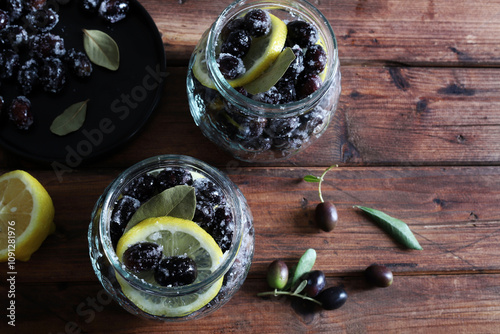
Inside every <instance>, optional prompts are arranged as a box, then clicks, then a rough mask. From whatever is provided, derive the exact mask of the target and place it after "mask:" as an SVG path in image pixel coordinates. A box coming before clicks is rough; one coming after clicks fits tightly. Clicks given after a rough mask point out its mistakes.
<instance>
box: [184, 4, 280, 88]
mask: <svg viewBox="0 0 500 334" xmlns="http://www.w3.org/2000/svg"><path fill="white" fill-rule="evenodd" d="M269 15H270V16H271V31H270V32H269V33H268V34H267V35H265V36H262V37H257V38H253V39H252V44H251V46H250V50H249V51H248V53H247V54H246V55H245V56H244V57H243V59H242V60H243V64H244V65H245V69H246V71H245V73H244V74H242V75H241V76H239V77H238V78H236V79H233V80H228V82H229V84H230V85H231V86H232V87H241V86H244V85H246V84H247V83H249V82H252V81H253V80H255V79H257V78H258V77H259V76H260V75H261V74H262V73H263V72H264V71H265V70H266V69H267V68H268V67H269V66H270V65H271V64H272V63H273V62H274V61H275V60H276V58H277V57H278V56H279V55H280V53H281V51H282V50H283V47H284V46H285V42H286V35H287V33H288V29H287V27H286V24H285V23H284V22H283V21H282V20H280V19H279V18H277V17H276V16H274V15H273V14H269ZM207 39H208V33H207V31H206V32H205V33H204V34H203V36H202V38H201V39H200V42H199V43H198V45H197V46H196V48H195V51H194V52H195V53H196V58H195V61H194V64H193V74H194V76H195V77H196V79H198V81H199V82H201V84H202V85H204V86H205V87H208V88H212V89H215V85H214V83H213V81H212V79H211V78H210V76H209V75H208V69H207V65H206V60H205V49H206V45H207Z"/></svg>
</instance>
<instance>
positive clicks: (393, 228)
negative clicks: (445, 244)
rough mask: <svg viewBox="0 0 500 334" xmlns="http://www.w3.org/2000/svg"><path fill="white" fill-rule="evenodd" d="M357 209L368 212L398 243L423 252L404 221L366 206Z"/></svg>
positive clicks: (357, 206)
mask: <svg viewBox="0 0 500 334" xmlns="http://www.w3.org/2000/svg"><path fill="white" fill-rule="evenodd" d="M354 207H355V208H358V209H361V210H363V211H364V212H366V213H367V214H368V215H369V216H370V217H372V218H373V220H374V221H375V222H377V223H378V225H379V226H380V227H381V228H382V229H383V230H384V231H386V232H387V233H389V235H391V236H392V237H393V238H394V239H395V240H396V241H398V242H400V243H402V244H403V245H405V246H406V247H408V248H411V249H417V250H422V249H423V248H422V246H420V244H419V243H418V241H417V239H416V238H415V236H414V235H413V233H412V232H411V230H410V228H409V227H408V225H406V223H404V222H403V221H401V220H399V219H396V218H394V217H391V216H389V215H388V214H386V213H384V212H382V211H379V210H375V209H371V208H367V207H364V206H359V205H355V206H354Z"/></svg>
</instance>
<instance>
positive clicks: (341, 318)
mask: <svg viewBox="0 0 500 334" xmlns="http://www.w3.org/2000/svg"><path fill="white" fill-rule="evenodd" d="M334 285H341V286H343V287H344V289H345V290H346V291H347V293H348V296H349V297H348V300H347V302H346V304H345V305H344V306H343V307H342V308H340V309H338V310H334V311H323V310H320V309H318V308H316V307H311V305H307V304H306V305H304V304H302V303H300V302H298V301H296V300H291V299H287V298H274V297H271V298H269V299H264V298H259V297H257V296H256V293H257V292H259V291H267V290H266V289H268V288H267V287H266V284H265V280H264V279H247V280H246V282H245V284H244V285H243V287H242V288H241V290H240V291H238V292H237V293H236V295H235V296H234V297H233V298H232V299H231V300H230V301H229V302H228V303H227V304H226V305H225V306H224V307H223V308H222V309H219V310H218V311H216V312H215V313H214V314H213V315H212V316H209V317H206V318H203V319H201V320H197V321H194V322H189V323H160V322H153V321H147V320H142V319H140V318H137V317H135V316H133V315H131V314H128V313H126V311H125V310H123V309H122V308H120V307H119V306H118V304H116V303H115V302H113V301H111V300H110V299H109V297H107V296H106V295H105V294H104V293H103V290H102V287H101V286H100V285H99V284H97V283H78V282H77V283H72V284H63V283H62V284H57V283H48V284H30V283H26V284H18V295H17V304H18V307H19V309H22V310H23V312H22V313H19V315H18V319H17V320H16V331H18V333H28V332H31V331H32V330H33V329H34V328H43V329H44V332H47V333H65V332H66V333H68V332H69V333H72V332H74V333H101V332H104V329H105V332H106V333H124V334H125V333H164V332H165V331H168V333H185V332H186V331H188V332H191V333H198V332H203V333H232V332H238V333H261V332H263V331H264V330H265V332H267V333H305V332H314V333H322V332H324V333H414V332H417V333H438V332H453V333H471V332H476V330H477V329H478V328H480V329H481V332H484V333H495V332H497V330H498V322H499V321H500V316H499V314H500V297H499V296H500V284H499V280H498V277H497V275H438V276H432V275H424V276H396V277H395V278H394V283H393V285H392V286H391V287H389V288H387V289H382V288H379V289H373V288H371V287H370V286H368V285H367V284H366V282H365V281H364V279H363V278H361V277H338V278H328V279H327V286H334ZM409 287H410V288H409ZM6 293H7V292H6V288H5V287H4V286H0V294H2V295H5V294H6ZM388 319H389V320H388ZM0 326H4V327H5V323H4V322H2V323H1V324H0ZM1 328H2V327H0V329H1ZM68 329H70V330H71V331H69V330H68Z"/></svg>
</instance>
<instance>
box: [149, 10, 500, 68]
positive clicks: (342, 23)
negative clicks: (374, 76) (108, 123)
mask: <svg viewBox="0 0 500 334" xmlns="http://www.w3.org/2000/svg"><path fill="white" fill-rule="evenodd" d="M231 2H232V1H231V0H224V1H210V0H196V1H193V0H187V1H182V4H180V3H178V2H177V1H169V3H165V1H163V0H141V3H142V4H143V6H144V7H145V8H146V9H147V10H148V11H149V13H150V14H151V16H152V17H153V19H154V20H155V22H156V24H157V26H158V28H159V30H160V31H161V33H162V34H163V41H164V43H165V49H166V52H167V59H168V60H169V61H170V64H176V65H179V64H184V65H185V64H187V60H188V59H189V57H190V54H191V52H192V51H193V49H194V46H195V45H196V43H197V42H198V40H199V38H200V36H201V35H202V33H203V32H204V31H205V30H206V29H208V28H209V27H210V25H211V24H212V22H213V21H214V20H215V19H216V17H217V16H218V15H219V14H220V12H221V11H222V10H223V9H224V8H225V7H226V6H227V5H229V4H230V3H231ZM315 5H316V6H317V8H318V9H319V10H320V11H321V12H322V13H323V14H324V15H325V17H326V18H327V19H328V21H329V22H330V24H331V25H332V28H333V30H334V32H335V34H336V36H337V40H338V44H339V50H340V58H341V61H342V62H343V63H346V64H347V63H349V64H352V63H366V62H368V63H374V62H375V63H394V62H395V63H402V64H412V65H436V64H439V65H445V66H450V65H452V64H465V65H468V66H498V65H500V56H499V54H500V36H499V34H495V33H492V32H495V31H496V32H498V31H500V20H499V15H500V1H498V0H494V1H480V2H467V1H460V2H459V3H457V2H454V1H434V0H424V1H412V2H411V3H408V2H407V1H404V0H389V1H386V0H357V1H351V0H342V1H316V2H315Z"/></svg>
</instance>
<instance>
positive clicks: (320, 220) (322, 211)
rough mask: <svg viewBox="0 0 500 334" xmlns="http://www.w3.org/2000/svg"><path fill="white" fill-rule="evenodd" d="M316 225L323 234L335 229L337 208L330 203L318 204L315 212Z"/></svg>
mask: <svg viewBox="0 0 500 334" xmlns="http://www.w3.org/2000/svg"><path fill="white" fill-rule="evenodd" d="M315 218H316V224H317V225H318V227H319V228H320V229H322V230H323V231H325V232H330V231H331V230H333V229H334V228H335V226H336V225H337V221H338V214H337V208H336V207H335V205H334V204H333V203H331V202H323V203H319V204H318V205H317V206H316V211H315Z"/></svg>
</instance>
